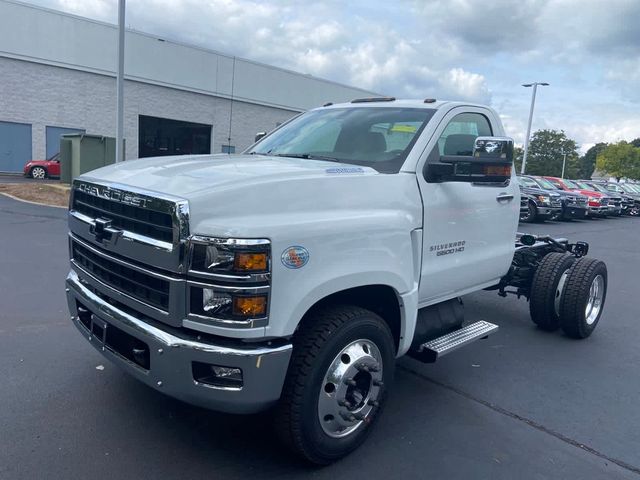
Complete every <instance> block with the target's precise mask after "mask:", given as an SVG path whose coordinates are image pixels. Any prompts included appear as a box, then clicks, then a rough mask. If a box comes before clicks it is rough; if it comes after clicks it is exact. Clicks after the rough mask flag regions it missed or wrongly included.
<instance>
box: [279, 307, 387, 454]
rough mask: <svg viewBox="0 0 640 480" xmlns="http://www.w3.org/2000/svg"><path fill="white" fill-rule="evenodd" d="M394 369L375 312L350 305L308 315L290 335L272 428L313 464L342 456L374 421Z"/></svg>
mask: <svg viewBox="0 0 640 480" xmlns="http://www.w3.org/2000/svg"><path fill="white" fill-rule="evenodd" d="M376 365H377V367H378V368H379V369H378V370H376ZM363 366H364V367H363ZM394 366H395V347H394V340H393V336H392V335H391V331H390V330H389V327H388V325H387V324H386V323H385V322H384V320H382V318H380V317H379V316H377V315H376V314H374V313H372V312H370V311H368V310H365V309H363V308H359V307H353V306H333V307H329V308H326V309H322V310H318V311H316V312H314V313H312V314H311V316H310V317H308V318H307V319H305V321H304V323H303V324H302V326H301V327H300V329H299V330H298V332H297V333H296V335H295V336H294V339H293V353H292V357H291V362H290V364H289V372H288V373H287V378H286V380H285V384H284V388H283V393H282V398H281V400H280V403H279V405H278V407H277V408H276V414H275V419H274V420H275V429H276V433H277V434H278V436H279V437H280V438H281V439H282V440H283V442H284V443H285V444H286V445H287V446H288V447H289V448H290V449H291V450H293V451H294V452H295V453H297V454H298V455H300V456H302V457H303V458H305V459H306V460H308V461H310V462H312V463H315V464H318V465H327V464H329V463H331V462H334V461H336V460H338V459H340V458H342V457H344V456H345V455H347V454H349V453H350V452H352V451H353V450H355V449H356V448H357V447H358V446H360V444H362V442H364V441H365V439H366V438H367V436H368V435H369V433H370V431H371V429H372V427H373V425H374V424H375V422H376V420H377V419H378V418H379V416H380V414H381V412H382V407H383V404H384V400H385V397H386V391H387V389H388V386H389V385H390V384H391V382H392V380H393V373H394V372H393V370H394ZM343 377H344V378H343ZM345 401H346V402H347V404H345ZM354 416H355V417H354ZM345 417H346V418H345ZM356 417H357V418H356Z"/></svg>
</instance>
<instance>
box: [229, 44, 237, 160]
mask: <svg viewBox="0 0 640 480" xmlns="http://www.w3.org/2000/svg"><path fill="white" fill-rule="evenodd" d="M235 83H236V57H235V55H234V56H233V68H232V69H231V104H230V105H229V135H228V137H227V153H229V154H230V153H231V122H232V120H233V88H234V86H235Z"/></svg>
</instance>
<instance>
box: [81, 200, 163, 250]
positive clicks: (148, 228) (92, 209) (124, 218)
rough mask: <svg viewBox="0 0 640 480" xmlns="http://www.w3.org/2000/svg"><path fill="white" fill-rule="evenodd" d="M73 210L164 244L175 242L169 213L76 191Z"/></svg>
mask: <svg viewBox="0 0 640 480" xmlns="http://www.w3.org/2000/svg"><path fill="white" fill-rule="evenodd" d="M73 209H74V210H76V211H77V212H79V213H82V214H83V215H87V216H88V217H91V218H108V219H109V220H111V225H112V226H113V227H114V228H118V229H120V230H127V231H129V232H132V233H137V234H138V235H144V236H147V237H150V238H154V239H156V240H161V241H163V242H172V241H173V222H172V219H171V215H169V214H168V213H161V212H154V211H153V210H148V209H145V208H141V207H136V206H134V205H127V204H125V203H120V202H116V201H113V200H109V199H106V198H100V197H96V196H93V195H89V194H88V193H86V192H82V191H80V190H75V191H74V193H73Z"/></svg>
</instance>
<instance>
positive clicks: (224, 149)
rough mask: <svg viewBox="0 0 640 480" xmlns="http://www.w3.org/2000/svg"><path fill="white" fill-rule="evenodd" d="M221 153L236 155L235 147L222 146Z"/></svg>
mask: <svg viewBox="0 0 640 480" xmlns="http://www.w3.org/2000/svg"><path fill="white" fill-rule="evenodd" d="M222 153H236V147H235V145H222Z"/></svg>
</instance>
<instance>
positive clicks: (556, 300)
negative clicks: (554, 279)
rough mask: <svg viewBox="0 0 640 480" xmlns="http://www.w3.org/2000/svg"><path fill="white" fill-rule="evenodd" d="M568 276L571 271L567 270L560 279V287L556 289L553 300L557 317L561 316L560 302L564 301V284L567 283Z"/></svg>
mask: <svg viewBox="0 0 640 480" xmlns="http://www.w3.org/2000/svg"><path fill="white" fill-rule="evenodd" d="M568 276H569V270H565V272H564V273H563V274H562V276H561V277H560V281H559V282H558V286H557V287H556V295H555V297H554V299H553V309H554V311H555V312H556V315H560V301H561V300H562V294H563V293H564V284H565V283H566V282H567V277H568Z"/></svg>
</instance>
